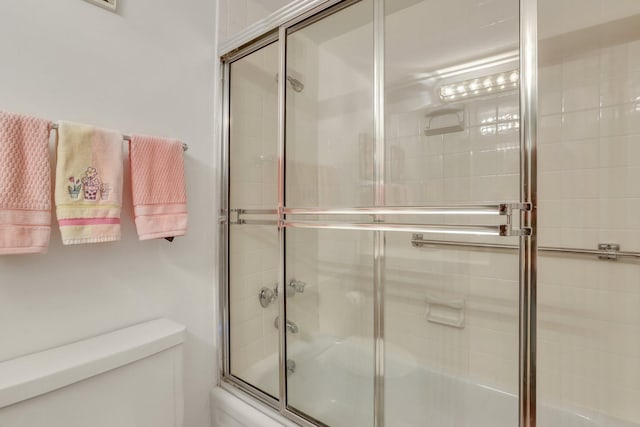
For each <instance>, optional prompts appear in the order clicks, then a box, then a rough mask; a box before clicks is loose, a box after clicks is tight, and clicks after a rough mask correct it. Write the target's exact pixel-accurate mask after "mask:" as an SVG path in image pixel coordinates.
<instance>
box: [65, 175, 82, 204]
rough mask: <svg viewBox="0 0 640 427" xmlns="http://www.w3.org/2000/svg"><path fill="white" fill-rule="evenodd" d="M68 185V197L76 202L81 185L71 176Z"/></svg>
mask: <svg viewBox="0 0 640 427" xmlns="http://www.w3.org/2000/svg"><path fill="white" fill-rule="evenodd" d="M69 182H70V183H71V184H70V185H67V190H68V191H69V197H71V198H72V199H73V200H77V199H78V197H79V196H80V190H81V189H82V184H81V183H80V180H79V179H76V178H75V177H73V176H70V177H69Z"/></svg>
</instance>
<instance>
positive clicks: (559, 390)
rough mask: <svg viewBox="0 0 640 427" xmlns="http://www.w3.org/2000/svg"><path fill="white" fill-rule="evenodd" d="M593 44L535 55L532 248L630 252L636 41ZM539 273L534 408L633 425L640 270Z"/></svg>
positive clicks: (639, 134)
mask: <svg viewBox="0 0 640 427" xmlns="http://www.w3.org/2000/svg"><path fill="white" fill-rule="evenodd" d="M602 4H604V3H602V2H595V3H594V5H595V7H596V9H597V8H598V7H600V6H601V5H602ZM594 5H591V6H589V7H586V10H585V11H584V13H590V12H593V10H590V8H593V7H594ZM545 24H546V23H545V22H543V23H542V25H543V26H544V25H545ZM599 36H600V37H601V38H602V39H603V41H602V43H601V44H599V45H597V46H593V47H591V48H589V49H585V51H583V52H581V53H580V54H575V53H573V52H561V51H557V50H556V51H554V54H548V53H547V52H545V51H542V52H541V58H542V60H543V61H542V64H541V65H542V66H541V68H540V76H539V85H540V89H539V90H540V100H541V102H540V105H541V109H540V111H541V117H540V130H541V134H540V139H539V144H540V149H539V170H540V172H539V174H540V175H539V177H540V179H539V197H540V204H539V212H540V216H539V219H540V244H541V245H548V246H568V247H578V248H587V249H594V248H596V247H597V245H598V243H600V242H602V243H618V244H620V245H621V247H622V250H629V251H638V250H640V220H639V218H640V217H638V215H637V212H638V210H637V208H638V207H640V199H639V197H640V192H638V190H637V188H638V186H637V183H638V182H640V174H639V173H638V162H640V151H638V147H640V126H639V125H638V123H640V90H639V86H640V74H639V73H638V72H639V71H640V55H638V53H640V40H638V39H640V33H636V34H635V36H633V35H631V37H630V39H629V40H626V41H623V40H618V41H617V42H616V43H611V42H607V41H606V40H604V39H605V38H606V34H600V35H599ZM538 271H539V299H540V303H539V310H540V311H539V330H540V337H539V338H540V339H539V358H540V359H539V363H538V372H539V382H538V384H539V391H540V397H539V398H540V400H542V401H550V402H557V403H558V404H561V405H566V406H570V407H575V408H579V409H583V410H590V411H596V412H602V413H605V414H608V415H610V416H612V417H615V418H620V419H623V420H627V421H630V422H633V423H638V422H640V408H639V407H638V405H637V402H638V401H640V386H639V384H640V382H639V381H638V380H639V379H640V363H639V362H640V346H639V345H638V340H637V337H638V336H639V333H640V315H639V314H638V313H640V312H639V311H638V307H639V306H640V266H639V265H638V264H637V263H636V262H628V261H616V262H606V261H597V260H592V259H583V258H575V259H572V258H570V257H555V256H554V257H549V256H545V257H542V258H541V260H540V263H539V270H538Z"/></svg>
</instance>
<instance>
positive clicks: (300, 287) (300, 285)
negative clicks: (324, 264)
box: [287, 279, 307, 297]
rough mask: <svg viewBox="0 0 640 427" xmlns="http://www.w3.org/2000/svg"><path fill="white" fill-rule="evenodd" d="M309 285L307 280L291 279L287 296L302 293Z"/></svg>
mask: <svg viewBox="0 0 640 427" xmlns="http://www.w3.org/2000/svg"><path fill="white" fill-rule="evenodd" d="M305 286H307V284H306V283H305V282H301V281H300V280H296V279H291V281H289V284H288V285H287V296H288V297H292V296H294V295H295V294H301V293H303V292H304V288H305Z"/></svg>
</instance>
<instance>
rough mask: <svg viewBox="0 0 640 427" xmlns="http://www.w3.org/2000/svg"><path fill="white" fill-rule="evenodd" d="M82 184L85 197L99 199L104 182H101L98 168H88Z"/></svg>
mask: <svg viewBox="0 0 640 427" xmlns="http://www.w3.org/2000/svg"><path fill="white" fill-rule="evenodd" d="M82 184H83V185H84V199H85V200H97V198H98V191H99V190H100V185H102V182H100V178H99V177H98V171H97V170H96V168H94V167H91V166H89V167H88V168H87V170H86V171H85V172H84V176H83V177H82Z"/></svg>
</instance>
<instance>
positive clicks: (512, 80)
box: [440, 70, 520, 102]
mask: <svg viewBox="0 0 640 427" xmlns="http://www.w3.org/2000/svg"><path fill="white" fill-rule="evenodd" d="M519 82H520V73H519V71H518V70H511V71H506V72H503V73H496V74H491V75H490V76H485V77H478V78H475V79H469V80H465V81H462V82H458V83H451V84H447V85H444V86H442V87H440V99H442V100H443V101H445V102H452V101H459V100H461V99H466V98H474V97H479V96H487V95H492V94H495V93H502V92H509V91H513V90H517V89H518V85H519Z"/></svg>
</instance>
